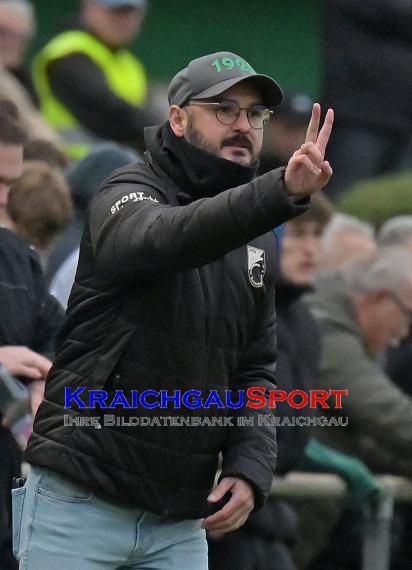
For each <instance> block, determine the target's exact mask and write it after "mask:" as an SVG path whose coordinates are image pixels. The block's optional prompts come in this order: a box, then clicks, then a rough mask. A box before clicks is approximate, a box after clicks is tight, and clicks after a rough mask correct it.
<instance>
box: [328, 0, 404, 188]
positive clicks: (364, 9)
mask: <svg viewBox="0 0 412 570" xmlns="http://www.w3.org/2000/svg"><path fill="white" fill-rule="evenodd" d="M323 3H324V6H323V10H322V11H321V13H322V18H323V40H324V45H323V53H324V57H325V70H324V82H323V97H322V99H323V104H324V105H325V106H326V107H329V106H330V107H333V109H334V111H335V124H334V135H333V136H332V138H331V141H330V145H329V147H328V160H330V162H331V164H332V165H333V171H334V174H333V177H332V179H331V181H330V184H329V185H328V188H327V192H328V194H329V195H330V196H333V197H334V198H336V197H338V195H339V194H341V193H342V192H344V191H345V190H346V189H347V188H348V187H350V186H351V185H352V184H353V183H354V182H356V181H357V180H362V179H367V178H372V177H374V176H376V175H378V174H381V173H384V172H388V171H391V170H394V169H396V168H397V167H398V166H399V164H400V163H401V161H402V158H403V155H404V153H405V151H406V149H407V147H408V143H409V141H410V139H411V131H412V98H411V93H412V33H411V29H412V3H411V2H407V1H403V0H368V2H360V1H359V0H332V1H326V0H324V2H323Z"/></svg>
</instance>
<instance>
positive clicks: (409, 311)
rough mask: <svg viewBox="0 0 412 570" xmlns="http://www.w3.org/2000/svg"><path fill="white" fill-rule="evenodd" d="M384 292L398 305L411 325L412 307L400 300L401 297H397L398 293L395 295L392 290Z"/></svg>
mask: <svg viewBox="0 0 412 570" xmlns="http://www.w3.org/2000/svg"><path fill="white" fill-rule="evenodd" d="M386 293H387V294H388V295H389V297H390V298H391V299H392V301H393V302H394V303H395V304H396V305H398V308H399V309H400V311H401V312H402V313H403V314H404V315H405V317H406V319H407V321H408V324H409V326H411V325H412V309H410V308H409V307H407V306H406V305H405V303H404V302H403V301H402V299H401V298H400V297H398V295H396V294H395V293H394V292H393V291H386Z"/></svg>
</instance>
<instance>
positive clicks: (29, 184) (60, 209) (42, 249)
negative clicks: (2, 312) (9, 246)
mask: <svg viewBox="0 0 412 570" xmlns="http://www.w3.org/2000/svg"><path fill="white" fill-rule="evenodd" d="M72 212H73V207H72V199H71V195H70V190H69V187H68V184H67V182H66V180H65V178H64V176H63V174H61V173H60V172H59V171H58V170H56V169H53V168H52V167H51V166H49V165H48V164H46V163H45V162H41V161H28V162H25V163H24V168H23V174H22V176H21V177H20V179H19V180H17V182H15V183H14V184H13V186H12V188H11V191H10V195H9V200H8V204H7V213H8V215H9V217H10V219H11V221H12V224H13V230H14V231H15V232H16V234H18V235H19V236H20V237H22V238H23V239H24V240H25V241H26V242H27V243H28V244H29V245H32V246H34V247H35V248H36V250H37V253H38V254H39V256H40V259H41V261H42V265H43V267H45V266H46V264H47V257H48V254H49V252H50V249H51V247H52V246H53V244H54V242H55V240H56V238H57V237H58V235H59V234H61V233H62V232H63V230H65V229H66V228H67V226H68V225H69V223H70V221H71V219H72Z"/></svg>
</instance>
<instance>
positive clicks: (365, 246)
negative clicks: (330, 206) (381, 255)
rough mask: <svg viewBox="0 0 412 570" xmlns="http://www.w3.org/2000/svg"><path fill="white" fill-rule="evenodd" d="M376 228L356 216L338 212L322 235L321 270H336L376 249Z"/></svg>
mask: <svg viewBox="0 0 412 570" xmlns="http://www.w3.org/2000/svg"><path fill="white" fill-rule="evenodd" d="M374 234H375V230H374V228H373V226H372V225H371V224H368V223H367V222H364V221H363V220H359V219H358V218H355V217H354V216H348V215H347V214H340V213H336V214H335V215H334V216H333V218H332V219H331V221H330V222H329V224H328V225H327V226H326V228H325V231H324V232H323V235H322V242H321V254H320V260H319V270H320V271H336V270H340V269H341V268H343V267H344V266H345V264H346V263H351V262H352V261H353V260H354V259H355V258H356V257H359V256H367V255H370V254H372V253H374V252H375V251H376V248H377V245H376V241H375V238H374Z"/></svg>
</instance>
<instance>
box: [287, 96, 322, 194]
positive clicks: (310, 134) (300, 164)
mask: <svg viewBox="0 0 412 570" xmlns="http://www.w3.org/2000/svg"><path fill="white" fill-rule="evenodd" d="M320 113H321V109H320V105H319V103H315V104H314V105H313V109H312V117H311V119H310V122H309V126H308V130H307V133H306V140H305V142H304V144H303V145H302V146H301V147H300V149H299V150H297V151H295V152H294V153H293V155H292V157H291V158H290V160H289V162H288V165H287V167H286V172H285V183H286V187H287V189H288V190H289V192H290V193H291V194H295V195H297V196H301V197H302V198H303V197H305V196H309V195H310V194H313V192H316V191H317V190H320V189H321V188H323V187H324V186H325V185H326V184H327V183H328V181H329V178H330V177H331V176H332V168H331V166H330V164H329V162H328V161H326V160H324V158H325V151H326V146H327V144H328V141H329V137H330V133H331V131H332V125H333V110H332V109H328V112H327V113H326V117H325V121H324V123H323V125H322V128H321V129H320V130H319V125H320Z"/></svg>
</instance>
